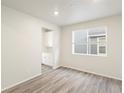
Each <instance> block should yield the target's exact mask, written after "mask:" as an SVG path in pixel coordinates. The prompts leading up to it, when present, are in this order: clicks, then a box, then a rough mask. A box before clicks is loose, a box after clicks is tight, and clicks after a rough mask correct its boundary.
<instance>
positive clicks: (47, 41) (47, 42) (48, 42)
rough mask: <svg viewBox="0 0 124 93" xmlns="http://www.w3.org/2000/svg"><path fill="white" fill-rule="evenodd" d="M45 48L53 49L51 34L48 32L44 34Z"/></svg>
mask: <svg viewBox="0 0 124 93" xmlns="http://www.w3.org/2000/svg"><path fill="white" fill-rule="evenodd" d="M45 43H46V44H45V45H46V47H53V32H52V31H49V32H46V40H45Z"/></svg>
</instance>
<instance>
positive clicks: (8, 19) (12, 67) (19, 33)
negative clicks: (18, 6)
mask: <svg viewBox="0 0 124 93" xmlns="http://www.w3.org/2000/svg"><path fill="white" fill-rule="evenodd" d="M1 19H2V89H5V88H7V87H10V86H12V85H14V84H16V83H18V82H21V81H23V80H25V79H28V78H31V77H33V76H35V75H39V74H40V73H41V52H42V48H41V47H42V45H41V44H42V40H41V34H42V31H41V28H42V27H47V28H50V29H52V30H55V31H58V30H59V28H58V27H57V26H56V25H53V24H49V23H47V22H44V21H41V20H38V19H36V18H34V17H31V16H29V15H26V14H23V13H21V12H18V11H16V10H13V9H11V8H7V7H5V6H2V18H1Z"/></svg>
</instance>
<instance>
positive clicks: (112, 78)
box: [61, 65, 122, 81]
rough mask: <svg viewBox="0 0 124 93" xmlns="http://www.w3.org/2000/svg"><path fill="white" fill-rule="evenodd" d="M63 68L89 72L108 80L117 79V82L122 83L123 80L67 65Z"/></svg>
mask: <svg viewBox="0 0 124 93" xmlns="http://www.w3.org/2000/svg"><path fill="white" fill-rule="evenodd" d="M61 67H67V68H71V69H75V70H79V71H83V72H87V73H91V74H95V75H99V76H103V77H106V78H112V79H116V80H120V81H122V79H120V78H117V77H114V76H108V75H104V74H99V73H96V72H92V71H88V70H81V69H78V68H75V67H72V66H65V65H62V66H61Z"/></svg>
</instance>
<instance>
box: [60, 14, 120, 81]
mask: <svg viewBox="0 0 124 93" xmlns="http://www.w3.org/2000/svg"><path fill="white" fill-rule="evenodd" d="M99 26H107V28H108V32H107V33H108V38H107V40H108V42H107V46H108V48H107V50H108V53H107V54H108V56H107V57H98V56H81V55H80V56H79V55H72V43H71V41H72V40H71V39H72V31H73V30H77V29H87V28H92V27H99ZM61 35H62V36H61V54H60V55H61V58H60V60H61V65H62V66H66V67H71V68H75V69H79V70H82V71H88V72H93V73H97V74H100V75H104V76H108V77H113V78H117V79H121V65H122V61H121V58H122V55H121V51H122V49H121V48H122V47H121V35H122V29H121V16H113V17H108V18H104V19H99V20H94V21H89V22H85V23H79V24H74V25H70V26H66V27H63V30H62V32H61Z"/></svg>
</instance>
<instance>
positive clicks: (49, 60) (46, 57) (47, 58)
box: [42, 53, 53, 66]
mask: <svg viewBox="0 0 124 93" xmlns="http://www.w3.org/2000/svg"><path fill="white" fill-rule="evenodd" d="M42 63H43V64H45V65H49V66H53V56H52V54H51V53H42Z"/></svg>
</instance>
